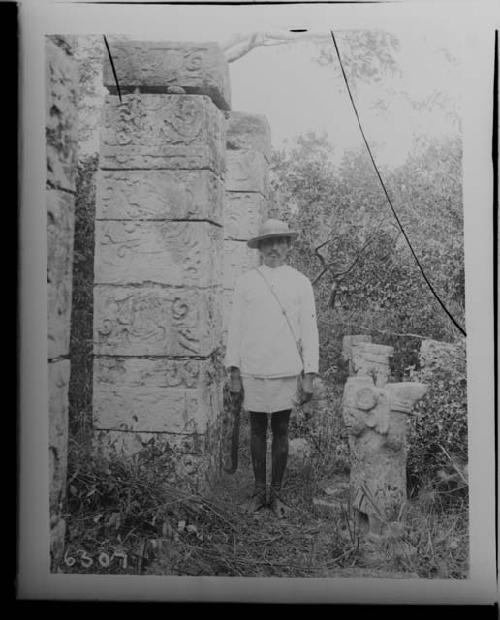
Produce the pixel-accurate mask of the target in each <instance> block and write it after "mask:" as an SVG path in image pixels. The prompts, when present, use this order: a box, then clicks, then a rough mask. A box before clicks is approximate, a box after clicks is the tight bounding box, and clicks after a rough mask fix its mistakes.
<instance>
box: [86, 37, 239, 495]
mask: <svg viewBox="0 0 500 620" xmlns="http://www.w3.org/2000/svg"><path fill="white" fill-rule="evenodd" d="M111 49H112V54H113V59H114V63H115V67H116V71H117V75H118V76H119V83H120V88H121V93H122V102H121V103H120V100H119V97H118V95H117V94H115V93H116V91H117V88H116V84H115V81H114V78H113V76H112V73H111V71H110V68H109V66H107V67H105V71H104V80H105V86H106V87H107V88H108V90H109V91H110V94H109V95H108V97H107V98H106V101H105V106H104V115H103V131H102V137H101V151H100V170H99V178H98V188H97V204H96V251H95V287H94V379H93V381H94V387H93V425H94V429H95V430H96V431H98V433H97V437H98V438H99V440H100V441H99V444H100V445H106V446H110V445H113V446H114V448H115V449H117V450H119V451H120V450H123V451H124V452H125V453H126V454H131V453H134V452H136V451H138V450H140V449H141V448H142V447H143V446H145V445H146V444H147V443H148V442H149V441H151V440H154V441H155V442H157V445H159V446H160V448H161V450H162V451H163V452H164V453H168V454H169V455H170V458H169V459H168V462H169V464H170V470H169V471H168V472H166V473H167V474H169V475H171V477H172V479H174V478H176V477H181V479H182V480H183V481H185V483H186V484H189V483H192V485H193V486H195V487H197V488H200V489H201V488H203V487H204V486H205V484H206V483H207V482H209V481H210V479H212V478H213V476H214V475H215V473H216V472H217V469H218V467H219V465H220V447H219V446H218V442H219V440H220V439H219V435H220V433H219V414H220V411H221V409H222V402H221V391H222V390H221V376H219V365H220V362H218V359H219V358H220V350H219V349H220V345H221V339H222V277H223V251H224V245H223V244H224V232H223V192H224V182H223V178H224V173H225V168H226V157H225V153H226V149H225V143H226V122H225V116H224V112H223V110H225V109H227V108H228V107H229V99H230V96H229V80H228V68H227V63H226V62H225V60H224V58H223V56H222V53H221V52H220V50H219V49H218V47H217V46H215V45H211V44H206V45H190V44H176V43H173V44H169V43H159V44H155V43H141V42H125V43H123V44H113V45H112V48H111Z"/></svg>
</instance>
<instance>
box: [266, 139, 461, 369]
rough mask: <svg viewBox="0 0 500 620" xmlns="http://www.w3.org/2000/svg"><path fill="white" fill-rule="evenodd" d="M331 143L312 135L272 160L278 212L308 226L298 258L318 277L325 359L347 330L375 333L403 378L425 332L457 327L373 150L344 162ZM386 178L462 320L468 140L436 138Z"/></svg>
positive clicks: (450, 334)
mask: <svg viewBox="0 0 500 620" xmlns="http://www.w3.org/2000/svg"><path fill="white" fill-rule="evenodd" d="M332 152H333V149H332V147H331V146H330V145H329V144H328V142H327V140H326V138H324V137H318V136H316V135H314V134H309V135H307V136H304V137H300V138H298V139H297V141H296V145H295V146H294V148H292V149H290V150H289V151H279V152H277V151H275V152H274V153H273V160H272V171H273V181H272V184H273V190H274V197H275V201H276V203H277V204H278V207H277V211H276V213H277V214H279V215H280V216H281V217H283V218H284V219H286V220H288V221H289V222H290V225H291V226H292V228H294V229H296V230H298V231H300V235H299V238H298V241H297V243H296V244H295V245H294V247H293V249H292V252H291V257H290V258H291V264H293V265H294V266H296V267H297V268H298V269H300V270H301V271H303V272H304V273H306V274H307V275H308V276H309V277H310V278H311V280H312V281H313V282H314V283H315V290H316V302H317V310H318V317H319V324H320V332H321V367H322V370H326V369H328V368H331V367H334V366H336V365H338V360H339V353H340V347H341V341H342V337H343V336H344V335H346V334H353V333H369V334H372V336H373V337H374V340H376V341H377V342H379V343H381V344H389V345H392V346H394V347H395V349H396V355H395V357H394V360H393V362H394V368H393V371H394V372H395V374H396V376H399V377H403V376H404V375H405V372H406V368H407V367H408V366H410V365H412V364H418V355H417V353H418V348H419V343H420V341H421V339H422V338H426V337H428V338H435V339H438V340H440V339H442V340H448V341H449V340H453V339H454V338H455V337H456V336H457V334H458V335H459V332H458V330H456V328H455V327H454V326H453V324H452V323H451V322H450V320H449V318H448V317H447V316H446V314H445V313H444V312H443V311H442V310H441V308H440V306H439V304H438V302H437V301H436V300H435V299H434V297H433V296H432V294H431V292H430V291H429V288H428V287H427V285H426V283H425V281H424V279H423V278H422V275H421V272H420V270H419V268H418V266H417V264H416V262H415V260H414V258H413V256H412V254H411V253H410V250H409V249H408V246H407V244H406V242H405V240H404V238H403V236H402V234H401V232H400V230H399V228H398V226H397V223H396V220H395V219H394V217H393V215H392V213H391V211H390V208H389V205H388V203H387V200H386V198H385V196H384V193H383V190H382V188H381V186H380V183H379V180H378V178H377V176H376V173H375V171H374V169H373V167H372V165H371V162H370V160H369V158H368V155H367V154H366V153H364V152H356V153H348V154H346V156H345V157H344V158H343V160H342V162H341V164H340V166H339V167H338V169H337V168H335V166H334V164H333V163H332V160H331V158H330V155H331V154H332ZM385 182H386V186H387V187H388V191H389V192H390V194H391V195H392V201H393V204H394V205H395V208H396V209H397V212H398V215H399V218H400V220H401V222H402V223H403V226H404V229H405V231H406V233H407V235H408V237H409V238H410V240H411V243H412V245H413V247H414V249H415V252H416V254H417V256H418V257H419V259H420V262H421V264H422V265H423V267H424V270H425V272H426V274H427V276H428V278H429V280H430V281H431V282H432V284H433V287H434V289H435V290H436V291H437V292H438V294H439V296H440V297H441V299H442V300H443V301H444V303H445V304H446V306H447V307H448V308H449V309H450V311H451V312H452V314H453V315H454V316H455V317H456V319H457V321H458V323H459V324H461V325H464V272H463V239H462V234H463V233H462V197H461V152H460V142H459V141H458V140H448V141H446V142H442V143H438V144H430V145H428V146H427V148H426V149H425V150H424V151H423V152H422V153H421V154H420V155H416V156H413V157H411V158H409V160H408V161H406V162H405V163H404V164H403V165H402V166H401V167H400V168H398V169H396V170H394V171H391V172H390V173H389V174H387V175H386V178H385ZM325 242H326V243H325ZM322 243H325V245H324V246H323V247H320V248H319V246H320V245H321V244H322ZM316 252H318V253H319V254H321V255H322V256H323V257H324V261H325V264H326V265H328V266H329V269H328V270H326V271H325V270H324V265H323V263H322V260H321V259H320V258H319V257H318V255H317V253H316ZM401 334H406V336H402V335H401Z"/></svg>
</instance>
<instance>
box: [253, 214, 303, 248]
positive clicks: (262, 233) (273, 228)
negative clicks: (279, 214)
mask: <svg viewBox="0 0 500 620" xmlns="http://www.w3.org/2000/svg"><path fill="white" fill-rule="evenodd" d="M298 234H299V233H296V232H292V231H291V230H290V229H289V228H288V224H287V223H286V222H283V221H282V220H275V219H269V220H266V221H265V222H264V223H263V224H261V227H260V229H259V234H258V235H257V237H253V238H252V239H249V240H248V241H247V245H248V247H249V248H253V249H256V248H258V247H259V242H260V241H262V240H263V239H270V238H272V237H288V238H289V239H290V240H292V239H295V238H296V237H297V236H298Z"/></svg>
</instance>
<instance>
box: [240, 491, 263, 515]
mask: <svg viewBox="0 0 500 620" xmlns="http://www.w3.org/2000/svg"><path fill="white" fill-rule="evenodd" d="M266 503H267V500H266V489H265V488H264V489H260V488H258V489H255V490H254V492H253V493H252V496H251V497H250V499H249V500H248V501H247V503H246V505H245V512H248V513H254V512H258V511H259V510H260V509H261V508H264V506H265V505H266Z"/></svg>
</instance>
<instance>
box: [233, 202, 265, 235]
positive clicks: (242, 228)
mask: <svg viewBox="0 0 500 620" xmlns="http://www.w3.org/2000/svg"><path fill="white" fill-rule="evenodd" d="M265 209H266V200H265V198H264V196H262V195H261V194H258V193H251V192H248V193H246V192H226V197H225V204H224V237H225V238H226V239H235V240H240V241H241V240H245V241H246V240H248V239H250V238H251V237H255V236H256V235H257V234H258V232H259V226H260V224H261V223H262V220H263V219H264V213H265Z"/></svg>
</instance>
